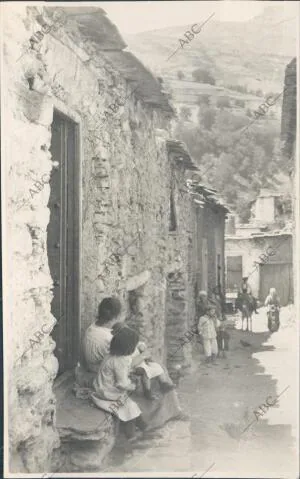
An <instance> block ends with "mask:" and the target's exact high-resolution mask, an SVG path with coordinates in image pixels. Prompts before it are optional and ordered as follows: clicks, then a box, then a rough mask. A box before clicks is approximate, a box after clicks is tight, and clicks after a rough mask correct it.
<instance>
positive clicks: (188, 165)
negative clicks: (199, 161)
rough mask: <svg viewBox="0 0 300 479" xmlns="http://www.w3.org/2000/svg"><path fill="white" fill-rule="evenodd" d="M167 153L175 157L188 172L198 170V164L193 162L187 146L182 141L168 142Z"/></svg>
mask: <svg viewBox="0 0 300 479" xmlns="http://www.w3.org/2000/svg"><path fill="white" fill-rule="evenodd" d="M166 145H167V151H168V153H169V154H170V153H171V154H173V155H174V160H175V161H176V162H177V163H179V164H180V165H182V166H183V167H184V168H185V169H186V170H194V171H196V170H198V168H197V166H196V164H195V163H194V161H193V160H192V158H191V156H190V154H189V152H188V149H187V147H186V145H185V144H184V143H183V142H182V141H178V140H167V142H166Z"/></svg>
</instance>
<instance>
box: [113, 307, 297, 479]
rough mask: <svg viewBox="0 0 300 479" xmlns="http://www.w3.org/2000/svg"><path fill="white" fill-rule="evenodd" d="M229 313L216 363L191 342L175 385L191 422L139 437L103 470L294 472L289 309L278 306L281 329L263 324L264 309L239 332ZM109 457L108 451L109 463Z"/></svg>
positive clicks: (262, 474)
mask: <svg viewBox="0 0 300 479" xmlns="http://www.w3.org/2000/svg"><path fill="white" fill-rule="evenodd" d="M235 318H236V326H235V329H234V330H232V331H230V334H231V342H230V351H229V352H228V353H227V358H225V359H218V364H217V365H215V366H213V365H212V366H209V367H207V366H205V365H204V364H203V355H202V354H201V352H200V348H201V346H200V345H197V344H195V345H194V360H193V367H192V370H191V371H190V373H189V374H187V375H186V377H185V378H184V379H183V380H182V381H181V383H180V388H179V395H180V401H181V404H182V406H183V407H184V409H185V411H186V412H187V413H188V414H189V415H190V421H187V422H169V423H168V424H167V425H166V426H165V427H164V428H163V429H162V430H159V431H158V433H157V435H156V436H157V437H156V438H155V439H152V440H150V441H149V440H148V441H145V442H144V444H143V441H141V444H140V447H141V449H139V450H137V449H135V450H134V451H133V452H131V453H128V455H126V456H125V457H122V458H120V457H119V466H118V469H117V468H115V467H114V468H108V469H107V470H106V472H117V471H123V472H133V473H139V474H141V472H144V473H146V474H151V472H152V473H154V471H155V470H156V471H157V470H159V471H162V472H165V473H168V472H172V474H174V473H175V475H176V473H177V474H178V476H180V475H182V473H184V472H185V473H186V472H187V471H190V473H189V474H188V475H186V477H192V476H193V475H194V477H204V475H205V477H258V476H259V477H270V478H271V477H273V478H274V477H296V475H297V474H296V470H297V464H296V460H297V459H296V457H297V446H296V444H295V443H294V439H293V437H295V434H296V424H297V418H296V417H294V415H293V411H295V402H296V400H297V392H296V391H297V387H298V386H297V383H296V381H297V379H296V374H295V364H296V363H297V364H298V358H297V352H296V351H297V334H296V322H295V313H294V307H293V306H287V307H285V308H282V311H281V328H280V330H279V332H277V333H274V334H272V335H271V334H270V333H269V332H268V331H267V330H266V329H267V328H266V311H265V308H262V309H260V310H259V314H258V315H256V316H254V317H253V332H252V333H247V332H242V331H240V327H241V326H240V319H239V316H236V317H235ZM241 341H242V342H243V343H241ZM280 394H281V396H280V398H279V397H278V398H277V399H278V401H277V404H275V406H273V407H270V408H269V409H266V408H265V409H264V410H265V411H266V412H265V413H263V412H261V411H260V414H261V417H259V416H258V414H257V417H256V416H255V415H254V411H258V408H259V406H260V405H262V404H266V402H267V403H268V402H269V404H271V403H273V402H274V400H275V397H276V396H279V395H280ZM250 424H251V425H250ZM247 426H249V427H247ZM116 459H117V458H116V454H115V455H114V456H113V462H114V463H116V462H115V461H116ZM137 475H138V474H137Z"/></svg>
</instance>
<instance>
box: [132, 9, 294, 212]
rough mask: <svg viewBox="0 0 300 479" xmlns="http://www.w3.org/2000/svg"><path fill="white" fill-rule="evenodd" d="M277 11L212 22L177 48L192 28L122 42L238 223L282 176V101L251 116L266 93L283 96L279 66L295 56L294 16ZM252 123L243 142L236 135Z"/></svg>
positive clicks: (163, 30)
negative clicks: (161, 91)
mask: <svg viewBox="0 0 300 479" xmlns="http://www.w3.org/2000/svg"><path fill="white" fill-rule="evenodd" d="M278 10H279V9H278V8H276V7H267V8H265V10H264V12H263V14H262V15H260V16H257V17H255V18H253V19H252V20H250V21H247V22H218V21H215V20H214V17H212V18H211V19H210V21H209V22H207V23H206V25H204V27H203V29H202V31H201V32H200V33H199V34H198V35H197V36H195V38H194V39H193V40H192V41H191V42H190V43H189V44H187V45H183V47H180V43H179V39H184V33H185V32H186V31H187V30H189V29H190V26H191V25H181V26H176V27H172V28H166V29H161V30H153V31H148V32H143V33H139V34H135V35H127V36H126V37H125V40H126V42H127V44H128V46H129V48H130V50H131V51H132V52H133V53H135V55H136V56H137V57H139V58H140V59H141V60H142V61H143V63H144V64H145V65H146V66H148V67H149V68H150V69H151V70H152V71H154V72H155V73H156V75H157V76H160V77H161V78H162V79H163V82H164V85H165V89H166V90H167V91H169V92H170V93H171V94H172V101H173V104H174V107H175V109H176V110H177V113H178V118H177V121H176V122H175V131H176V136H177V137H178V138H179V139H181V140H182V141H184V142H185V143H186V144H187V146H188V148H189V150H190V152H191V154H192V156H193V157H194V159H195V161H196V162H197V164H198V166H199V168H200V171H201V177H202V179H203V180H204V181H206V182H207V183H209V184H210V185H212V186H213V187H216V188H217V189H218V190H219V191H220V193H221V194H222V195H223V196H224V198H225V199H226V200H227V202H228V204H229V205H230V207H231V209H232V210H234V211H236V212H238V214H239V215H240V216H241V219H242V221H247V219H248V218H249V215H250V203H251V201H253V199H254V198H255V196H256V195H257V193H258V191H259V189H260V188H262V187H270V186H272V187H273V188H276V187H278V188H280V186H279V185H278V181H277V175H278V174H279V173H281V174H283V175H284V177H285V178H287V176H288V172H287V168H286V165H285V164H284V163H283V162H282V159H281V156H280V149H279V138H280V121H281V105H282V96H280V97H279V98H278V100H277V101H276V102H275V104H274V105H273V106H272V107H271V108H270V109H269V111H268V112H267V114H266V115H264V116H263V117H262V118H259V119H255V115H256V114H255V113H254V112H255V110H257V108H258V107H259V106H260V105H261V104H262V103H264V101H265V99H266V98H267V97H268V95H270V94H271V93H272V94H273V97H275V96H277V95H279V94H280V93H281V92H282V91H283V83H284V71H285V67H286V65H287V64H288V63H289V62H290V60H291V59H292V58H293V57H294V56H295V55H296V18H293V17H291V16H289V17H287V15H284V12H283V11H278ZM204 20H205V19H204ZM195 21H196V20H195ZM202 22H203V21H199V24H201V23H202ZM178 47H180V48H179V49H178V51H177V52H176V53H175V54H174V55H173V56H172V57H171V58H170V59H169V60H168V58H169V57H170V55H171V54H172V53H173V52H174V51H175V50H176V48H178ZM198 69H199V70H201V72H200V77H199V76H198V78H196V79H197V81H195V70H198ZM253 120H255V122H254V124H253V126H251V129H250V130H249V131H248V132H247V137H246V135H243V136H242V135H240V131H241V129H242V128H243V127H244V126H245V125H248V124H249V122H252V121H253Z"/></svg>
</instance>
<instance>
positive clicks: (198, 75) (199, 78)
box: [192, 68, 216, 85]
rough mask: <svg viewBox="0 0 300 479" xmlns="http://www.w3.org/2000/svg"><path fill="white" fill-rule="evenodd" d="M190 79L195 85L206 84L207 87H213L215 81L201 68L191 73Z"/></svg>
mask: <svg viewBox="0 0 300 479" xmlns="http://www.w3.org/2000/svg"><path fill="white" fill-rule="evenodd" d="M192 77H193V79H194V81H195V82H197V83H208V84H209V85H215V84H216V80H215V79H214V77H213V76H212V74H211V73H210V72H208V71H206V70H203V69H202V68H198V69H197V70H194V71H193V72H192Z"/></svg>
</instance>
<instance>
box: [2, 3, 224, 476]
mask: <svg viewBox="0 0 300 479" xmlns="http://www.w3.org/2000/svg"><path fill="white" fill-rule="evenodd" d="M69 10H70V11H69V15H68V16H67V19H66V22H65V24H64V25H62V24H61V25H60V26H59V27H58V28H56V29H55V30H53V31H51V33H45V34H44V35H43V36H42V38H40V39H39V41H31V42H29V38H30V36H31V35H32V34H33V33H34V32H37V31H39V30H40V29H41V25H45V22H46V23H48V22H50V23H51V22H52V23H53V22H55V19H54V13H53V9H49V8H45V9H44V8H43V7H30V8H25V7H23V6H21V5H13V6H10V7H9V14H8V10H6V11H5V12H4V29H5V32H4V33H5V46H4V66H5V74H4V88H5V89H6V91H7V94H6V96H5V99H4V109H5V114H6V116H5V126H7V127H8V130H7V133H6V134H5V133H4V138H5V142H6V144H5V151H6V152H7V154H6V157H5V181H6V184H8V183H9V187H6V189H5V192H4V194H5V207H6V210H5V216H4V222H5V223H6V224H7V228H6V231H5V238H6V241H5V243H4V252H5V254H4V257H5V258H6V264H5V265H4V266H5V268H6V275H7V276H6V277H7V280H6V288H5V290H4V299H5V305H6V306H8V307H9V311H10V318H9V331H5V338H6V341H7V343H6V344H9V345H10V349H9V355H8V358H7V359H6V361H7V368H8V371H9V375H8V379H9V380H8V410H9V431H10V433H9V434H10V458H11V463H10V471H13V472H45V471H49V470H51V457H54V456H55V457H59V453H58V452H57V450H58V448H59V447H60V440H59V436H58V433H57V430H56V409H55V402H56V397H55V395H54V393H53V383H54V379H55V378H56V375H57V371H58V361H57V359H56V357H55V355H54V349H55V343H54V341H53V339H52V337H51V332H52V329H53V327H54V325H55V323H56V321H57V320H59V318H54V317H53V315H51V309H50V307H51V301H52V299H53V293H52V288H53V283H52V278H51V275H50V271H49V265H48V257H47V225H48V223H49V209H48V200H49V194H50V186H49V184H48V182H49V178H50V173H51V171H52V169H53V168H55V167H56V165H55V164H54V162H53V161H52V158H51V152H50V147H51V124H52V121H53V113H54V110H56V111H58V112H61V113H62V114H64V115H65V116H66V117H68V118H70V119H71V120H72V121H73V122H75V123H76V124H77V125H78V127H79V137H80V138H79V139H80V163H81V164H80V206H81V225H80V271H81V276H80V296H81V298H80V299H81V311H80V329H81V335H82V334H83V333H84V331H85V329H86V328H87V327H88V325H89V324H91V322H93V321H94V319H95V317H96V313H97V306H98V304H99V302H100V301H101V300H102V299H103V297H105V296H109V295H115V296H117V297H119V298H120V300H121V302H122V306H123V309H122V315H123V317H124V318H125V319H126V320H128V321H129V320H130V321H131V322H134V324H135V325H136V327H137V329H138V330H139V331H140V333H141V336H142V337H143V338H144V339H145V340H146V341H147V342H148V344H149V347H150V349H151V350H152V356H153V357H154V358H155V359H157V360H159V361H162V362H164V361H165V360H167V357H166V356H169V355H171V354H172V353H173V351H174V348H175V347H176V348H177V347H178V346H180V342H179V337H181V336H182V335H184V333H185V332H186V331H187V330H188V329H189V328H190V327H191V326H192V324H193V321H194V316H195V307H194V297H195V292H196V273H197V265H198V259H197V261H195V255H197V254H198V253H199V251H201V247H200V246H199V245H200V243H199V241H198V240H199V238H200V237H201V235H205V236H206V237H207V242H208V245H209V250H208V254H209V265H208V271H209V278H208V281H209V285H210V286H211V287H213V286H215V280H216V278H215V275H216V264H215V261H216V248H219V249H220V250H222V241H223V233H224V215H223V216H222V215H221V214H220V215H219V214H217V213H215V212H214V211H210V207H208V209H207V213H205V214H204V217H203V218H204V223H203V224H202V226H201V227H200V228H198V226H197V227H196V223H197V221H198V217H197V215H196V210H195V208H194V206H193V202H192V200H191V197H190V195H189V194H188V192H187V190H186V183H185V179H186V174H187V173H186V169H185V166H184V165H180V164H178V162H177V161H176V160H175V158H174V157H173V156H172V155H170V154H169V151H167V147H166V141H167V139H168V138H169V137H170V136H171V133H170V131H169V130H170V127H169V120H170V111H171V109H170V108H169V107H168V103H167V102H166V101H165V98H164V96H163V94H162V93H161V92H160V90H159V89H158V87H157V82H156V80H155V79H154V78H153V77H151V75H150V74H149V73H147V72H146V71H145V69H144V67H143V66H142V65H140V64H139V63H138V62H137V60H135V59H134V57H132V56H130V54H128V53H127V52H125V53H123V52H122V51H121V50H122V49H123V48H124V45H125V44H124V42H123V41H122V40H121V39H120V38H119V37H118V34H117V33H116V31H115V29H114V27H113V26H111V24H110V22H109V21H108V20H107V19H106V17H105V15H104V14H102V13H101V9H100V12H99V15H98V14H97V15H98V16H96V15H94V13H91V12H90V13H88V12H87V13H86V14H80V15H79V14H78V9H76V8H73V7H70V9H69ZM88 10H93V11H94V10H95V9H93V8H92V9H91V8H88ZM78 15H79V18H78ZM94 19H95V22H96V25H94V24H93V20H94ZM102 27H103V28H102ZM107 32H108V33H107ZM109 32H110V33H109ZM36 36H37V34H35V37H36ZM24 45H25V47H26V51H25V53H24V50H23V49H22V46H24ZM118 50H120V51H118ZM116 65H117V66H116ZM144 78H146V79H147V82H146V81H144ZM159 88H160V87H159ZM120 98H122V99H123V100H122V101H121V102H120V104H122V105H121V106H120V107H119V108H116V107H115V105H116V101H117V99H120ZM124 99H125V100H124ZM112 105H114V106H113V107H112ZM205 211H206V210H205ZM174 218H175V223H174ZM174 225H175V226H174ZM196 229H198V233H199V234H200V236H199V234H198V236H197V235H196ZM199 248H200V250H199ZM8 278H9V279H8ZM174 309H175V312H174ZM176 312H179V314H177V315H176V314H175V313H176ZM78 353H79V352H78ZM178 354H179V355H177V356H176V357H175V361H176V362H179V364H182V365H183V366H188V365H189V364H190V360H191V346H190V345H186V346H185V347H184V348H181V352H179V353H178ZM168 362H169V361H168ZM171 363H172V364H171V369H172V367H173V366H174V362H171ZM169 364H170V362H169ZM12 378H13V381H12ZM53 451H56V452H55V453H54V456H52V453H53ZM57 467H59V466H57Z"/></svg>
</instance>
